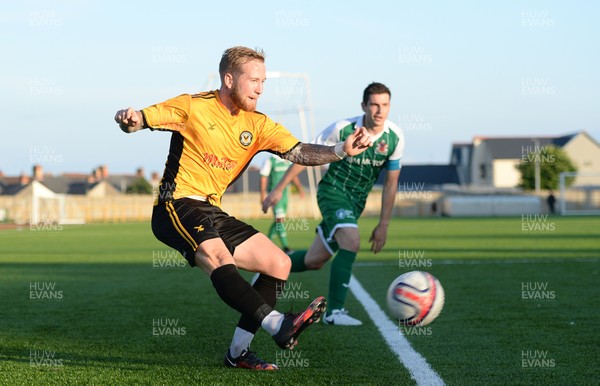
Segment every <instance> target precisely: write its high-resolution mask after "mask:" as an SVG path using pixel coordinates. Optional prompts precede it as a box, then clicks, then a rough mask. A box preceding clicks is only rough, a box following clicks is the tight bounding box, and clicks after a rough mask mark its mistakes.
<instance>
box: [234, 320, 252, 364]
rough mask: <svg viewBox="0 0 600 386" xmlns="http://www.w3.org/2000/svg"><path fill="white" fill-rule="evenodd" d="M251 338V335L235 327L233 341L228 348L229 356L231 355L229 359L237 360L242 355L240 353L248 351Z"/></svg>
mask: <svg viewBox="0 0 600 386" xmlns="http://www.w3.org/2000/svg"><path fill="white" fill-rule="evenodd" d="M253 338H254V334H253V333H251V332H249V331H246V330H244V329H242V328H239V327H236V328H235V332H234V333H233V339H232V340H231V346H229V354H231V357H233V358H237V357H239V356H240V355H242V351H244V350H248V348H250V343H252V339H253Z"/></svg>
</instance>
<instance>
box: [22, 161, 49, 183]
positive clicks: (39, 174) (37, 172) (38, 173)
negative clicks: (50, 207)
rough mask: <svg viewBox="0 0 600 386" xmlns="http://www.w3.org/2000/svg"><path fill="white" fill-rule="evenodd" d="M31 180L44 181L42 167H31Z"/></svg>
mask: <svg viewBox="0 0 600 386" xmlns="http://www.w3.org/2000/svg"><path fill="white" fill-rule="evenodd" d="M33 179H34V180H36V181H43V180H44V170H43V169H42V165H33ZM24 185H26V184H24Z"/></svg>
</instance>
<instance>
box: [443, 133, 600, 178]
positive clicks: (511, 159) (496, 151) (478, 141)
mask: <svg viewBox="0 0 600 386" xmlns="http://www.w3.org/2000/svg"><path fill="white" fill-rule="evenodd" d="M549 145H553V146H556V147H558V148H561V149H563V150H564V151H565V152H566V153H567V155H568V156H569V158H571V160H572V161H573V162H574V163H575V165H576V166H577V169H578V172H582V173H600V145H599V144H598V143H597V142H596V141H595V140H594V139H593V138H592V137H591V136H590V135H589V134H587V133H586V132H585V131H581V132H578V133H575V134H570V135H565V136H560V137H495V138H488V137H475V138H474V139H473V142H472V143H455V144H453V146H452V151H451V155H450V164H451V165H454V166H455V167H456V170H457V174H458V176H459V179H460V183H461V185H467V186H473V187H494V188H514V187H516V186H517V185H518V184H519V183H520V180H521V174H520V172H519V170H518V169H517V168H516V167H517V165H518V164H519V163H520V162H521V161H522V160H523V159H526V157H527V154H529V153H532V152H536V151H539V150H540V149H542V148H543V147H545V146H549ZM598 180H599V181H596V183H600V177H599V178H598ZM589 181H590V180H589V179H588V180H587V182H589ZM575 185H577V180H576V181H575Z"/></svg>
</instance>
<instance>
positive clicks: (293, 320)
mask: <svg viewBox="0 0 600 386" xmlns="http://www.w3.org/2000/svg"><path fill="white" fill-rule="evenodd" d="M326 308H327V300H325V297H324V296H319V297H318V298H316V299H315V300H313V301H312V303H310V305H309V306H308V307H307V308H306V310H304V311H303V312H297V313H291V312H288V313H286V314H285V315H284V318H283V322H282V323H281V327H280V328H279V331H278V332H277V333H276V334H275V335H273V339H275V343H277V345H278V346H279V347H281V348H283V349H286V348H289V349H292V348H293V347H294V346H295V345H296V342H297V339H298V335H300V333H301V332H302V331H303V330H304V329H305V328H306V327H308V326H310V325H311V324H313V323H318V322H319V320H321V315H323V313H324V312H325V309H326Z"/></svg>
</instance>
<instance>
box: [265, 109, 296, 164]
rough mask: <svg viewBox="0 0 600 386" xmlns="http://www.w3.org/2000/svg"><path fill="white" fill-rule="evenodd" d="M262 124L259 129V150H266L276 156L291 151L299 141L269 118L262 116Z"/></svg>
mask: <svg viewBox="0 0 600 386" xmlns="http://www.w3.org/2000/svg"><path fill="white" fill-rule="evenodd" d="M263 117H264V123H263V125H262V128H261V132H260V138H259V146H260V150H268V151H270V152H272V153H275V154H277V155H281V154H284V153H287V152H288V151H290V150H292V149H293V148H294V147H295V146H296V145H297V144H299V143H300V140H298V138H296V137H295V136H294V135H293V134H292V133H290V131H289V130H288V129H286V128H285V127H283V126H282V125H280V124H279V123H276V122H274V121H273V120H272V119H271V118H269V117H267V116H266V115H263Z"/></svg>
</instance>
